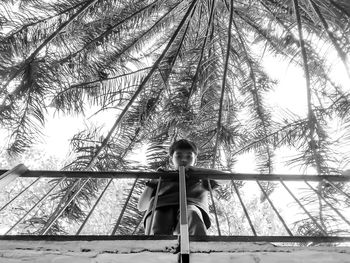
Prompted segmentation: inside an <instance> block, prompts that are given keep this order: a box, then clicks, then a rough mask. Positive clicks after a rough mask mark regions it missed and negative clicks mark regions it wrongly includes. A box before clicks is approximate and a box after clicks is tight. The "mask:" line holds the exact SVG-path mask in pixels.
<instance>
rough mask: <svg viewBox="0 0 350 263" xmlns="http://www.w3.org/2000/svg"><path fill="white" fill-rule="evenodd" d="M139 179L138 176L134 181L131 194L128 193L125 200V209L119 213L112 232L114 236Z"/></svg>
mask: <svg viewBox="0 0 350 263" xmlns="http://www.w3.org/2000/svg"><path fill="white" fill-rule="evenodd" d="M137 181H138V178H136V179H135V181H134V183H133V185H132V187H131V189H130V191H129V194H128V197H127V199H126V201H125V203H124V206H123V209H122V211H121V212H120V214H119V217H118V220H117V223H116V224H115V226H114V228H113V231H112V234H111V235H112V236H114V235H115V232H117V229H118V227H119V225H120V222H121V221H122V218H123V215H124V212H125V210H126V207H127V206H128V204H129V201H130V198H131V195H132V193H133V191H134V188H135V185H136V183H137Z"/></svg>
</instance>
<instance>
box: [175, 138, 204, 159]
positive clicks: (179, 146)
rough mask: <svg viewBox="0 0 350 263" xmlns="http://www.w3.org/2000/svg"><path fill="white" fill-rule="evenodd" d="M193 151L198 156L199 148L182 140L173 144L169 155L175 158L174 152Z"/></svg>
mask: <svg viewBox="0 0 350 263" xmlns="http://www.w3.org/2000/svg"><path fill="white" fill-rule="evenodd" d="M180 149H181V150H191V151H192V152H194V153H195V154H196V155H197V154H198V148H197V146H196V145H195V144H194V143H193V142H191V141H188V140H186V139H181V140H178V141H175V142H173V144H172V145H171V146H170V147H169V155H170V156H173V154H174V152H175V151H177V150H180Z"/></svg>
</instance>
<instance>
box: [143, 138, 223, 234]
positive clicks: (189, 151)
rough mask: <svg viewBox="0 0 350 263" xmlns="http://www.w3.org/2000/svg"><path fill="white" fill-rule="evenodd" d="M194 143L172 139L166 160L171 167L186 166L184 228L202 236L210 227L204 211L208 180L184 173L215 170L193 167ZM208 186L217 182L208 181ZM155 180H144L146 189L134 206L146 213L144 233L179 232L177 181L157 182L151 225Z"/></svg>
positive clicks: (206, 206) (215, 184)
mask: <svg viewBox="0 0 350 263" xmlns="http://www.w3.org/2000/svg"><path fill="white" fill-rule="evenodd" d="M197 154H198V150H197V146H196V145H195V144H194V143H193V142H191V141H188V140H184V139H182V140H179V141H176V142H174V143H173V144H172V145H171V146H170V148H169V156H170V162H171V163H172V165H173V166H174V168H175V170H178V169H179V166H185V169H186V177H187V178H186V193H187V212H188V227H189V234H190V235H206V233H207V228H209V227H210V219H209V212H208V192H207V191H209V189H208V181H207V180H199V179H191V177H190V176H189V177H188V174H191V172H201V173H203V172H204V173H210V172H215V173H217V172H218V171H215V170H211V169H203V168H198V167H194V166H193V165H194V164H195V162H196V159H197ZM210 182H211V186H212V188H215V187H216V186H218V184H217V183H216V182H215V181H213V180H210ZM157 184H158V180H157V179H154V180H151V181H149V182H147V183H146V188H145V190H144V192H143V193H142V195H141V197H140V199H139V202H138V209H139V210H140V211H145V210H147V212H146V217H145V233H146V234H147V233H148V231H149V230H150V234H151V235H172V234H178V233H179V180H178V179H177V180H176V181H169V180H167V181H164V180H162V181H161V185H160V188H159V195H158V202H157V205H156V210H155V213H154V217H153V223H152V225H150V224H151V218H152V216H151V214H152V207H153V202H154V198H155V193H156V189H157Z"/></svg>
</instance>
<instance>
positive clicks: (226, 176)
mask: <svg viewBox="0 0 350 263" xmlns="http://www.w3.org/2000/svg"><path fill="white" fill-rule="evenodd" d="M5 172H6V171H5ZM0 173H1V170H0ZM189 175H190V176H191V177H193V178H198V179H215V180H231V179H233V180H244V181H252V180H254V181H255V180H259V181H277V180H280V179H283V180H284V181H304V180H308V181H314V182H319V181H322V180H329V181H332V182H349V181H350V176H344V175H339V176H338V175H297V174H248V173H221V172H217V173H210V174H203V172H189ZM40 176H41V177H49V178H50V177H55V178H57V177H67V178H88V177H90V178H115V179H120V178H137V177H139V178H140V179H141V178H143V179H145V178H147V179H158V178H159V176H161V177H162V178H163V179H164V180H168V179H169V180H177V178H178V173H177V172H176V171H172V172H117V171H109V172H96V171H45V170H33V171H30V170H29V171H27V172H25V173H24V174H23V175H22V176H21V177H40Z"/></svg>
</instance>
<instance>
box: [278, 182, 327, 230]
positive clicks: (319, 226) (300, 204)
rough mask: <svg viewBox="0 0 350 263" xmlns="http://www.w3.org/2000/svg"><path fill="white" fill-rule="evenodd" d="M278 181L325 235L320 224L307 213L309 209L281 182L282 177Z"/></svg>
mask: <svg viewBox="0 0 350 263" xmlns="http://www.w3.org/2000/svg"><path fill="white" fill-rule="evenodd" d="M280 182H281V183H282V185H283V186H284V188H285V189H286V190H287V191H288V193H289V194H290V195H291V196H292V197H293V199H294V200H295V202H297V203H298V205H299V206H300V207H301V208H302V209H303V210H304V212H305V213H306V214H307V215H308V216H309V217H310V219H311V220H312V222H314V224H315V225H316V226H317V228H318V229H319V230H320V231H321V232H322V234H324V235H325V236H327V232H326V231H325V230H324V229H323V228H322V226H321V225H320V224H319V223H317V221H316V219H315V218H314V217H313V216H312V215H311V214H310V213H309V211H307V210H306V208H305V207H304V206H303V204H302V203H301V202H300V201H299V200H298V198H296V197H295V195H294V194H293V193H292V191H291V190H290V189H289V188H288V186H287V185H286V184H285V183H284V182H283V180H282V179H280Z"/></svg>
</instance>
